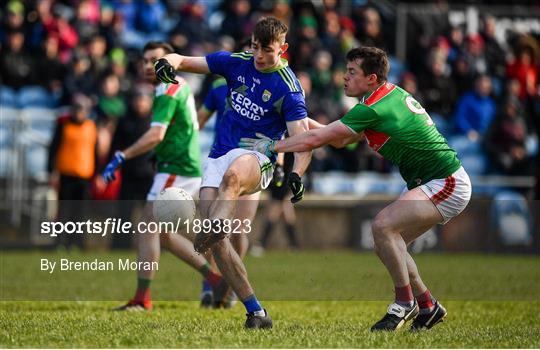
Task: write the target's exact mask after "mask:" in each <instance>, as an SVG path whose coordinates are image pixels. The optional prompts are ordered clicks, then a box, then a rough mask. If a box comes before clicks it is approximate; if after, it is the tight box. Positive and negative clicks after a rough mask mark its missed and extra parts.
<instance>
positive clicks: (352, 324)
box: [0, 251, 540, 348]
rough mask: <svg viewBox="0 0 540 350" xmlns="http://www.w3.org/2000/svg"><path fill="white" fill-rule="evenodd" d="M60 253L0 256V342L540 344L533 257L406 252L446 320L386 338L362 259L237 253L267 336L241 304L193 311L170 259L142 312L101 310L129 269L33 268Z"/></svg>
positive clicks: (130, 278) (374, 270) (84, 256)
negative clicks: (268, 325) (248, 324)
mask: <svg viewBox="0 0 540 350" xmlns="http://www.w3.org/2000/svg"><path fill="white" fill-rule="evenodd" d="M66 256H68V255H66V254H65V253H62V254H61V253H51V252H47V253H46V252H32V253H28V252H24V253H23V252H2V254H1V259H0V277H1V280H0V282H1V285H0V296H1V300H2V301H1V302H0V347H2V348H12V347H97V348H99V347H123V348H125V347H152V348H153V347H160V348H169V347H189V348H193V347H205V348H209V347H223V348H230V347H249V348H260V347H278V348H298V347H302V348H306V347H325V348H341V347H347V348H351V347H352V348H359V347H360V348H366V347H369V348H376V347H385V348H405V347H414V348H472V347H481V348H507V347H512V348H513V347H520V348H538V347H540V316H539V310H540V282H539V281H540V257H538V256H515V255H514V256H497V255H476V254H419V255H417V256H416V257H415V258H416V260H417V262H418V265H419V268H420V271H421V273H422V274H423V277H424V280H425V281H426V283H427V284H428V286H429V287H430V289H431V290H432V291H433V293H434V295H435V296H436V297H438V298H439V299H440V300H441V301H442V302H443V303H444V305H445V306H446V307H447V309H448V312H449V314H448V317H447V319H446V321H445V322H444V323H442V324H440V325H437V326H436V327H435V328H434V329H432V330H430V331H427V332H421V333H410V332H408V331H407V330H406V329H403V330H402V331H400V332H398V333H392V334H388V333H377V334H372V333H370V332H369V327H370V326H371V325H372V324H373V323H374V322H375V321H377V320H378V319H379V318H380V317H381V316H382V315H383V313H384V311H385V309H386V305H387V303H388V302H389V301H391V299H392V286H391V283H390V279H389V277H388V276H387V273H386V272H385V270H384V268H383V267H382V265H381V264H380V262H379V261H378V260H377V259H376V257H375V256H374V255H373V254H372V253H355V252H350V251H332V252H301V253H286V252H275V253H269V254H267V255H266V256H264V257H263V258H248V260H247V266H248V271H249V273H250V277H251V280H252V283H253V285H254V287H255V290H256V292H257V295H258V297H259V299H261V300H263V304H264V306H265V307H266V308H267V309H268V310H269V312H270V314H271V316H272V317H273V319H274V329H272V330H268V331H247V330H244V329H243V328H242V325H243V322H244V319H245V317H244V309H243V307H242V306H241V305H236V306H235V307H234V308H233V309H231V310H201V309H199V307H198V302H197V301H196V299H197V296H198V292H199V288H200V277H199V276H198V275H197V273H196V272H193V271H192V270H190V269H189V268H187V267H186V266H185V265H183V264H182V263H180V262H178V260H176V259H175V258H174V257H172V256H171V255H170V254H164V255H163V257H162V261H161V264H160V271H159V272H158V275H157V278H156V280H155V281H154V282H153V285H152V288H153V296H154V299H156V301H155V305H154V306H155V310H154V311H152V312H150V313H118V312H112V311H110V310H111V308H113V307H115V306H118V305H119V304H120V303H122V302H125V300H127V299H128V298H129V297H131V295H132V293H133V289H134V285H135V275H134V273H133V272H118V271H114V272H112V271H108V272H95V271H85V272H82V271H79V272H73V271H72V272H62V273H55V274H52V275H49V276H47V275H46V272H41V271H39V259H40V258H43V257H45V258H49V259H55V258H59V257H66ZM133 256H134V254H133V253H131V252H122V253H76V254H71V255H69V257H70V258H71V259H77V260H92V259H94V258H96V257H97V258H99V259H101V260H106V259H111V260H114V259H118V258H124V257H133ZM406 326H408V325H406Z"/></svg>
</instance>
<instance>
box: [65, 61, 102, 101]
mask: <svg viewBox="0 0 540 350" xmlns="http://www.w3.org/2000/svg"><path fill="white" fill-rule="evenodd" d="M64 85H65V90H66V96H67V98H71V96H73V94H75V93H76V92H82V93H84V94H86V95H92V94H94V93H95V83H94V79H93V77H92V74H90V59H89V58H88V56H87V55H86V54H85V53H83V52H76V53H75V55H74V57H73V63H72V65H71V67H69V69H68V73H67V75H66V79H65V81H64Z"/></svg>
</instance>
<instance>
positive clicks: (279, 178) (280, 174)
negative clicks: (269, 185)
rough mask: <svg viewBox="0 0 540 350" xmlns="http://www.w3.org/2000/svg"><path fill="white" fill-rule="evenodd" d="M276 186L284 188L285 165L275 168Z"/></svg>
mask: <svg viewBox="0 0 540 350" xmlns="http://www.w3.org/2000/svg"><path fill="white" fill-rule="evenodd" d="M273 178H274V184H275V185H276V187H281V186H283V181H284V180H285V171H284V170H283V165H281V164H276V167H275V168H274V176H273Z"/></svg>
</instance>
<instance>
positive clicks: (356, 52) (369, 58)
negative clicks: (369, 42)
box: [347, 46, 390, 83]
mask: <svg viewBox="0 0 540 350" xmlns="http://www.w3.org/2000/svg"><path fill="white" fill-rule="evenodd" d="M357 59H361V60H362V63H361V64H360V68H362V70H363V71H364V74H366V75H367V74H375V75H377V81H378V82H379V83H382V82H384V81H386V80H387V76H388V71H389V70H390V63H389V62H388V56H387V55H386V52H384V50H381V49H379V48H376V47H373V46H364V47H357V48H354V49H352V50H350V51H349V52H347V61H349V62H353V61H356V60H357Z"/></svg>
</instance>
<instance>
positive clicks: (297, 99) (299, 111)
mask: <svg viewBox="0 0 540 350" xmlns="http://www.w3.org/2000/svg"><path fill="white" fill-rule="evenodd" d="M281 115H283V116H284V117H285V121H288V122H292V121H295V120H300V119H304V118H306V117H307V107H306V101H305V99H304V95H303V94H302V92H292V93H289V94H286V95H285V97H284V98H283V104H282V105H281Z"/></svg>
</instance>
